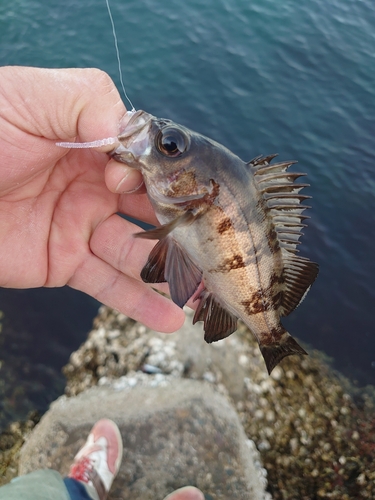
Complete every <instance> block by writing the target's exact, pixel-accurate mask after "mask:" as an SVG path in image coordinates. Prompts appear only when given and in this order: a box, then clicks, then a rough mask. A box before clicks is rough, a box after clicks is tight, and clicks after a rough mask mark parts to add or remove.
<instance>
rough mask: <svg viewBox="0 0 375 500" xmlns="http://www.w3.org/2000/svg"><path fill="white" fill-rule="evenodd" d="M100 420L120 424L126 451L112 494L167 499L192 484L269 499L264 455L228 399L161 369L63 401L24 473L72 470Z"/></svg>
mask: <svg viewBox="0 0 375 500" xmlns="http://www.w3.org/2000/svg"><path fill="white" fill-rule="evenodd" d="M116 387H117V388H116ZM102 417H107V418H112V419H113V420H114V421H115V422H116V423H117V424H118V425H119V427H120V430H121V434H122V437H123V441H124V449H125V452H124V458H123V462H122V465H121V469H120V472H119V475H118V477H117V479H116V481H115V483H114V486H113V488H112V491H111V495H110V498H113V499H115V498H116V499H117V498H121V499H122V500H128V499H129V500H130V499H131V500H137V499H139V500H148V499H150V500H151V499H152V500H155V498H158V499H162V498H164V496H165V495H167V494H168V493H170V492H171V491H173V490H174V489H176V488H179V487H181V486H184V485H188V484H191V485H195V486H197V487H198V488H200V489H201V490H202V491H203V492H204V493H205V495H206V499H215V500H221V499H222V500H224V499H225V500H228V499H229V498H235V499H236V500H242V499H243V500H249V499H253V500H261V499H265V498H270V497H269V495H268V494H267V493H265V485H266V480H265V471H264V469H262V468H261V466H260V463H259V454H258V452H257V451H256V448H255V445H254V444H253V443H252V442H251V441H250V440H249V439H248V438H247V437H246V435H245V433H244V431H243V428H242V425H241V423H240V421H239V418H238V416H237V413H236V412H235V410H234V409H233V407H232V405H231V404H230V403H229V401H228V399H227V398H226V397H224V396H223V395H221V394H219V393H218V392H217V391H215V390H214V389H213V387H212V386H211V385H210V384H209V383H207V382H201V381H194V380H187V379H179V378H174V377H172V376H170V375H169V376H165V375H163V374H155V375H146V374H142V373H140V374H139V375H138V377H137V376H128V377H123V378H122V379H120V380H118V381H117V382H116V383H113V382H112V383H109V382H108V383H105V386H104V387H93V388H92V389H89V390H87V391H84V392H82V393H81V394H79V395H78V396H76V397H73V398H67V397H65V396H63V397H61V398H60V399H58V400H57V401H56V402H55V403H53V404H52V406H51V409H50V410H49V411H48V412H47V414H46V415H45V416H44V417H43V418H42V420H41V422H40V423H39V425H38V426H37V427H36V429H35V430H34V432H33V433H32V434H31V436H30V437H29V439H28V440H27V442H26V444H25V445H24V447H23V449H22V451H21V458H20V473H21V474H25V473H27V472H31V471H33V470H36V469H38V468H42V467H50V468H53V469H56V470H58V471H59V472H61V473H62V474H63V475H64V474H66V473H67V472H68V470H69V466H70V464H71V462H72V458H73V457H74V455H75V453H76V452H77V450H78V449H79V448H80V446H82V444H83V443H84V441H85V439H86V437H87V435H88V432H89V430H90V428H91V427H92V425H93V424H94V423H95V421H97V420H98V419H99V418H102Z"/></svg>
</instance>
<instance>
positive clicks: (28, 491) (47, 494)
mask: <svg viewBox="0 0 375 500" xmlns="http://www.w3.org/2000/svg"><path fill="white" fill-rule="evenodd" d="M51 498H53V500H70V497H69V494H68V490H67V489H66V487H65V484H64V481H63V479H62V477H61V476H60V474H59V473H58V472H56V471H55V470H51V469H43V470H37V471H35V472H31V473H30V474H25V475H24V476H19V477H16V478H14V479H12V481H11V482H10V483H8V484H6V485H4V486H1V488H0V500H21V499H22V500H51Z"/></svg>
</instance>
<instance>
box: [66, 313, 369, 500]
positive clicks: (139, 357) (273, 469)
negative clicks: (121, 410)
mask: <svg viewBox="0 0 375 500" xmlns="http://www.w3.org/2000/svg"><path fill="white" fill-rule="evenodd" d="M308 351H309V353H310V355H309V356H307V357H298V356H292V357H289V358H286V359H285V360H283V361H282V363H281V364H280V365H279V366H278V367H276V369H275V370H274V371H273V372H272V375H271V376H268V374H267V372H266V369H265V366H264V363H263V360H262V358H261V355H260V352H259V348H258V346H257V345H256V344H255V342H254V340H253V338H252V335H251V334H250V332H249V331H248V330H247V329H246V327H245V326H243V325H241V326H240V327H239V330H238V331H237V332H236V333H235V334H233V335H231V336H230V337H229V338H227V339H225V340H223V341H221V342H218V343H214V344H210V345H208V344H206V343H205V342H204V340H203V333H202V331H201V329H200V327H199V325H198V324H197V325H195V326H194V327H193V326H192V325H191V318H189V317H188V318H187V320H186V322H185V325H184V326H183V328H182V329H181V330H180V331H179V332H176V333H175V334H172V335H164V334H159V333H156V332H153V331H151V330H148V329H146V328H145V327H144V326H142V325H140V324H138V323H135V322H134V321H133V320H131V319H129V318H126V317H125V316H123V315H121V314H118V313H116V312H114V311H112V310H110V309H107V308H102V309H101V310H100V314H99V315H98V317H97V318H96V320H95V324H94V329H93V331H92V332H91V333H90V335H89V338H88V340H87V342H86V343H84V344H83V345H82V346H81V348H80V349H79V350H78V351H76V352H75V353H74V354H73V355H72V357H71V360H70V363H69V364H68V365H67V366H66V367H65V375H66V376H67V388H66V391H67V394H68V395H74V394H78V393H79V392H80V391H82V390H84V389H85V388H88V387H90V386H92V385H94V384H99V385H102V384H106V383H108V382H109V381H110V380H112V379H115V378H118V377H120V380H118V381H117V383H119V384H121V377H123V376H124V375H126V380H127V382H126V384H129V383H130V384H136V383H142V379H145V378H147V377H149V375H148V374H147V373H145V372H147V371H151V372H152V371H158V372H159V376H161V375H163V374H164V375H168V376H170V377H175V378H181V377H182V378H191V379H195V380H205V381H207V382H209V383H211V384H213V385H214V386H215V387H216V388H217V390H219V391H221V392H222V393H224V394H227V395H228V397H229V398H230V399H231V401H232V402H233V405H234V407H235V408H236V410H237V412H238V414H239V416H240V419H241V422H242V425H243V426H244V429H245V432H246V434H247V436H248V437H249V438H250V439H252V440H254V442H255V444H256V446H257V448H258V449H259V450H260V454H261V459H262V463H263V465H264V467H265V468H266V470H267V473H268V491H269V492H270V493H271V494H272V497H273V498H274V499H275V500H276V499H283V500H284V499H288V500H294V499H295V500H310V499H312V498H332V499H340V500H345V499H347V500H349V499H350V500H352V499H354V498H355V499H361V498H363V499H365V498H375V417H374V415H375V411H374V410H375V408H374V405H373V401H374V397H373V394H370V390H369V394H367V393H366V391H365V390H363V389H361V392H359V393H356V391H355V389H354V388H353V387H352V386H351V385H350V383H349V382H348V381H347V380H346V379H344V378H343V377H341V376H340V375H339V374H337V373H336V372H335V371H333V370H332V369H331V368H330V366H329V362H328V361H327V360H326V359H325V358H324V357H323V355H322V354H321V353H318V352H316V351H313V350H311V349H308ZM153 376H154V377H157V376H158V375H153ZM123 383H125V382H123Z"/></svg>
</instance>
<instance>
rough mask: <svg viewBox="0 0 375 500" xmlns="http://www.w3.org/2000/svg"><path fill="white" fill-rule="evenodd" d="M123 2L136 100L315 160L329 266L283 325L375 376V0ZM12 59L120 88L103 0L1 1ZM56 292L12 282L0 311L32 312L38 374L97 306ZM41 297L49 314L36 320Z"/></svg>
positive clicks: (317, 224) (240, 142)
mask: <svg viewBox="0 0 375 500" xmlns="http://www.w3.org/2000/svg"><path fill="white" fill-rule="evenodd" d="M111 6H112V13H113V17H114V21H115V24H116V28H117V36H118V43H119V48H120V53H121V58H122V62H123V78H124V81H125V84H126V88H127V92H128V93H129V96H130V98H131V99H132V101H133V103H134V105H135V107H136V108H137V109H144V110H146V111H148V112H150V113H152V114H154V115H156V116H159V117H166V118H170V119H172V120H174V121H176V122H178V123H181V124H184V125H186V126H188V127H189V128H192V129H194V130H196V131H198V132H200V133H202V134H205V135H208V136H210V137H212V138H213V139H215V140H217V141H219V142H221V143H223V144H224V145H226V146H228V147H229V148H230V149H231V150H232V151H233V152H235V153H236V154H238V155H239V156H240V157H241V158H243V159H244V160H250V159H251V158H253V157H254V156H257V155H259V154H271V153H279V155H280V159H281V160H288V159H291V160H298V162H299V163H298V165H297V166H296V167H295V169H296V170H298V171H302V172H306V173H307V174H308V178H307V180H308V182H309V183H310V184H311V187H310V188H308V190H306V193H307V194H310V195H312V196H313V199H312V201H311V205H312V210H310V211H309V213H308V215H310V216H311V220H310V221H309V227H308V228H307V229H306V230H305V236H304V237H303V238H302V245H301V254H302V255H304V256H308V257H309V258H310V259H311V260H314V261H316V262H318V263H319V264H320V274H319V277H318V279H317V281H316V283H315V284H314V285H313V287H312V289H311V291H310V293H309V295H308V296H307V298H306V300H305V302H304V303H303V304H302V305H301V306H300V307H299V308H298V309H297V310H296V311H295V312H293V314H292V315H291V316H290V318H287V319H286V320H285V325H286V327H287V328H288V330H289V331H290V332H291V334H292V335H294V336H296V337H297V338H299V339H301V340H303V341H305V342H307V343H308V344H310V345H311V346H312V347H314V348H318V349H321V350H323V351H324V352H325V353H327V354H328V355H329V356H332V357H333V358H334V365H335V366H336V367H337V368H339V369H340V370H341V371H342V372H343V373H345V374H346V375H347V376H348V377H349V378H350V379H351V380H353V381H357V383H358V384H361V385H364V384H367V383H371V384H375V328H374V325H375V322H374V316H373V310H374V307H375V285H374V282H375V259H374V253H375V252H374V245H375V135H374V132H375V29H374V27H375V3H374V2H373V0H301V1H299V2H296V1H293V0H284V1H283V2H280V1H279V0H236V1H235V2H233V0H203V1H202V0H189V1H186V2H181V1H180V0H170V1H168V2H160V1H158V0H122V1H120V0H111ZM6 64H11V65H15V64H20V65H32V66H42V67H91V66H95V67H98V68H101V69H103V70H105V71H107V72H108V73H109V74H110V75H111V76H112V78H113V79H114V81H115V82H116V84H117V85H118V87H119V88H120V85H119V83H120V80H119V75H118V68H117V59H116V52H115V48H114V43H113V36H112V30H111V26H110V21H109V17H108V13H107V10H106V5H105V1H104V0H87V1H78V0H66V1H65V2H58V1H50V0H48V1H47V0H38V1H36V0H14V1H12V2H4V1H1V2H0V65H6ZM51 293H52V292H51V291H49V290H45V291H42V292H41V291H27V292H26V291H18V292H14V291H11V290H2V291H1V292H0V309H4V313H5V316H4V327H5V326H7V328H8V329H9V328H12V318H13V317H17V322H21V323H22V317H24V318H25V321H24V323H22V328H21V330H22V331H23V332H26V333H25V334H24V336H23V337H22V338H21V339H19V338H18V337H17V335H18V334H19V333H18V332H19V328H17V329H15V328H13V330H12V339H14V342H13V346H14V345H16V347H17V346H18V347H19V346H23V350H22V352H24V351H25V352H28V353H29V358H28V359H29V361H30V370H31V373H34V371H33V370H35V365H36V364H38V366H41V367H44V368H43V369H45V370H47V371H48V370H53V373H54V374H55V375H56V376H58V375H57V374H58V371H59V369H60V366H61V364H64V363H65V362H66V361H67V359H68V353H69V352H70V350H72V349H73V348H75V347H77V346H78V344H79V343H80V342H81V341H82V340H83V338H84V336H85V335H86V332H87V330H88V329H89V325H90V322H91V320H92V317H93V315H94V314H95V310H96V307H97V304H96V303H94V302H93V301H90V299H88V298H86V297H85V296H84V295H82V294H78V295H74V303H75V304H76V310H75V311H74V310H73V311H72V309H71V308H69V309H68V306H67V304H68V303H71V302H72V295H71V294H73V293H76V292H73V291H71V290H68V289H62V290H60V291H54V293H55V295H54V296H53V299H54V301H55V302H54V305H53V307H52V308H51V307H44V301H45V300H47V299H46V298H47V295H48V294H51ZM48 297H51V295H48ZM20 298H21V299H20ZM18 299H20V300H21V301H22V304H24V309H23V314H20V312H19V305H18V303H17V302H15V301H17V300H18ZM48 300H52V298H50V299H48ZM12 304H16V305H13V306H12ZM27 304H29V306H30V308H31V312H30V311H29V312H28V309H27ZM12 307H13V308H12ZM35 308H37V309H38V310H39V311H40V317H39V321H38V322H36V321H34V322H30V321H28V320H27V317H28V316H27V315H28V314H30V315H32V314H33V311H35ZM51 310H52V311H54V313H52V312H51ZM67 310H69V314H70V321H69V322H68V324H67V325H66V329H67V333H66V334H63V333H62V329H61V328H56V332H54V329H53V326H51V324H52V325H53V324H55V323H56V324H60V325H61V321H60V323H59V318H65V317H66V314H67ZM52 314H54V315H53V317H52V316H51V315H52ZM82 315H83V316H85V317H84V318H82ZM83 319H85V321H86V322H84V321H83ZM46 324H47V325H49V327H48V329H46V327H45V325H46ZM42 335H43V343H45V347H44V349H43V352H42V354H40V355H39V357H38V358H37V359H34V358H33V356H34V353H33V349H31V346H32V345H34V344H35V342H37V339H38V336H39V338H40V336H42ZM28 343H29V344H30V345H29V344H28ZM8 344H9V340H8V343H7V345H8ZM28 347H29V348H28ZM7 352H9V351H7V350H6V349H5V351H3V354H2V357H3V358H4V360H5V362H6V356H7ZM17 352H18V351H17V349H13V351H12V356H17ZM56 353H60V354H59V355H57V354H56ZM61 353H64V356H62V355H61ZM65 356H66V357H65ZM59 363H60V364H59ZM46 367H47V368H46ZM41 369H42V368H41ZM43 373H44V372H43ZM30 378H32V376H30ZM49 378H50V377H44V378H42V382H41V384H40V385H41V386H42V388H43V384H44V394H45V396H44V397H45V398H46V399H48V398H50V399H51V398H52V397H54V396H55V393H54V390H52V389H51V387H50V386H49V385H48V380H47V379H49ZM39 389H40V388H39ZM56 390H57V389H56ZM39 392H40V390H39ZM39 392H38V390H36V393H38V394H39ZM55 392H56V391H55ZM48 395H50V396H48ZM38 404H39V403H38ZM40 404H41V406H43V404H44V403H40Z"/></svg>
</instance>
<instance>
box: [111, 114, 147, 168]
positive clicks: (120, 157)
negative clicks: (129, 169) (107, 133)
mask: <svg viewBox="0 0 375 500" xmlns="http://www.w3.org/2000/svg"><path fill="white" fill-rule="evenodd" d="M152 119H155V117H154V116H153V115H150V114H149V113H146V111H142V110H139V111H135V112H134V111H128V112H127V113H126V114H125V115H124V116H123V118H122V120H121V122H120V132H119V135H118V136H117V138H118V140H119V142H120V145H119V146H118V147H117V148H116V149H114V150H113V151H111V152H110V153H109V154H110V156H111V157H112V158H114V159H115V160H117V161H119V162H121V163H126V164H128V165H132V164H134V163H136V162H137V161H138V159H139V158H140V157H141V156H143V155H145V154H147V152H148V151H149V149H150V148H149V142H150V141H149V131H150V127H151V121H152Z"/></svg>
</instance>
